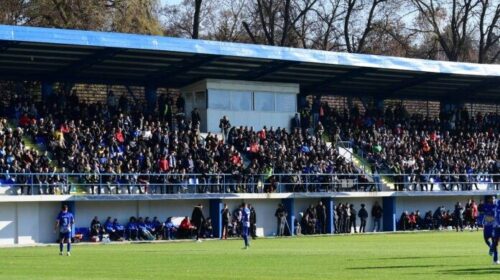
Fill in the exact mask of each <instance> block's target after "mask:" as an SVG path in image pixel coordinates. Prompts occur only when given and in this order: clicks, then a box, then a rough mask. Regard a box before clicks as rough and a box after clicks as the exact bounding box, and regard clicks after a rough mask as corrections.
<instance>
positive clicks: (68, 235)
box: [59, 231, 71, 240]
mask: <svg viewBox="0 0 500 280" xmlns="http://www.w3.org/2000/svg"><path fill="white" fill-rule="evenodd" d="M63 238H64V239H67V240H69V239H70V238H71V232H70V231H68V232H59V239H60V240H62V239H63Z"/></svg>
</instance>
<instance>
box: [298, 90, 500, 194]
mask: <svg viewBox="0 0 500 280" xmlns="http://www.w3.org/2000/svg"><path fill="white" fill-rule="evenodd" d="M299 118H300V119H301V121H296V120H294V121H293V122H292V123H293V124H295V125H296V126H297V125H300V126H301V127H302V128H303V129H307V128H309V129H314V131H315V132H316V133H318V134H323V131H327V132H329V136H330V138H331V139H332V140H333V141H337V140H340V139H342V140H345V141H349V142H350V143H352V144H353V145H354V148H356V149H358V151H359V152H360V154H362V156H363V157H364V158H365V159H366V160H367V161H368V162H369V163H370V165H371V167H372V173H382V172H383V173H386V174H391V175H392V176H391V177H392V178H391V180H392V181H393V182H394V183H395V186H396V189H398V190H429V189H430V190H431V191H432V190H434V187H435V186H436V188H438V189H441V190H454V189H458V190H472V189H474V188H475V189H478V183H482V182H489V183H490V184H491V187H492V188H494V189H497V190H498V189H499V188H500V175H498V174H499V173H500V166H499V165H500V163H499V159H498V154H499V150H500V145H499V144H500V116H499V115H498V114H496V113H486V114H483V113H482V112H478V113H477V114H476V115H471V114H470V113H469V112H468V111H467V110H466V109H465V108H461V109H453V110H451V109H450V110H442V111H441V113H440V115H439V117H436V118H431V117H425V116H423V115H422V114H409V113H408V112H407V111H406V109H405V108H404V107H403V106H402V105H397V106H388V107H387V108H386V109H385V111H383V110H377V109H375V108H367V110H366V111H365V112H364V113H360V110H359V109H358V108H357V107H356V106H354V107H353V108H352V109H351V110H347V109H344V110H343V111H338V110H336V109H335V108H331V107H329V106H328V103H326V102H323V103H321V102H320V101H319V99H318V98H317V99H315V100H314V101H313V103H312V106H306V107H305V108H304V109H303V110H302V111H301V115H300V116H299ZM315 120H317V121H316V122H315ZM314 124H316V125H314ZM491 174H496V175H494V176H491Z"/></svg>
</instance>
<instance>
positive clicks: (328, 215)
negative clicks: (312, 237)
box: [321, 197, 335, 234]
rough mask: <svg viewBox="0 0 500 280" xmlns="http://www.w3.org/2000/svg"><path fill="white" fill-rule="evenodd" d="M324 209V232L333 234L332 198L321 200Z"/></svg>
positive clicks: (333, 203)
mask: <svg viewBox="0 0 500 280" xmlns="http://www.w3.org/2000/svg"><path fill="white" fill-rule="evenodd" d="M321 201H322V202H323V205H325V207H326V232H327V233H329V234H333V233H335V213H334V212H333V211H335V202H334V200H333V197H324V198H322V199H321Z"/></svg>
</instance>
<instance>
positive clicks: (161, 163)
mask: <svg viewBox="0 0 500 280" xmlns="http://www.w3.org/2000/svg"><path fill="white" fill-rule="evenodd" d="M158 169H159V170H160V172H162V173H164V172H167V171H168V169H169V165H168V160H167V157H166V156H165V155H162V156H161V158H160V159H159V160H158Z"/></svg>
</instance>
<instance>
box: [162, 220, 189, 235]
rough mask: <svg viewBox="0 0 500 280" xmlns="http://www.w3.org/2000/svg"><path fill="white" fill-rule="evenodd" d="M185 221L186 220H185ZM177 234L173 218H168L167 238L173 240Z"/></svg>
mask: <svg viewBox="0 0 500 280" xmlns="http://www.w3.org/2000/svg"><path fill="white" fill-rule="evenodd" d="M183 221H184V220H183ZM176 232H177V228H176V227H175V225H174V223H173V222H172V217H168V218H167V220H166V221H165V238H166V239H167V240H172V239H174V237H175V233H176Z"/></svg>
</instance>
